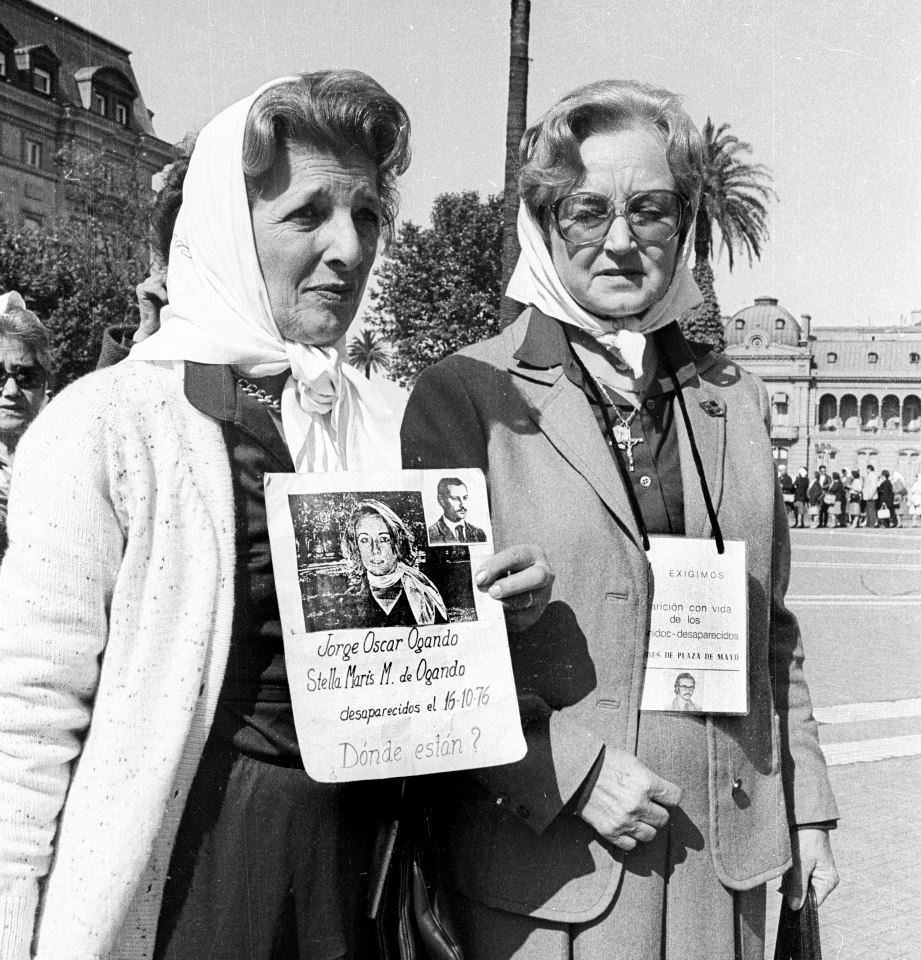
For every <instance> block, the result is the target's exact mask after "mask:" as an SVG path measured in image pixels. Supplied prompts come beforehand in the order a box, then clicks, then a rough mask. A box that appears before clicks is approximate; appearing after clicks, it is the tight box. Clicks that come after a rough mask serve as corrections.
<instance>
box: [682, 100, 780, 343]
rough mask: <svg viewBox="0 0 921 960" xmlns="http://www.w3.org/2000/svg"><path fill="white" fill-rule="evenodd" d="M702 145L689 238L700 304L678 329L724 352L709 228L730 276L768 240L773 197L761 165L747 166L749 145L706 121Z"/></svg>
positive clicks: (757, 256)
mask: <svg viewBox="0 0 921 960" xmlns="http://www.w3.org/2000/svg"><path fill="white" fill-rule="evenodd" d="M701 139H702V140H703V153H704V156H703V192H702V194H701V198H700V208H699V209H698V211H697V223H696V226H695V228H694V229H695V232H694V268H693V273H694V279H695V280H696V281H697V286H698V287H700V292H701V293H702V294H703V298H704V302H703V303H702V304H700V305H699V306H697V307H695V308H694V309H693V310H689V311H688V312H687V313H686V314H685V315H684V316H683V317H682V318H681V326H682V328H683V329H684V331H685V333H686V334H687V335H688V337H689V338H690V339H692V340H700V341H704V342H706V343H710V344H712V345H713V346H715V347H717V348H718V349H722V348H723V347H724V346H725V337H724V335H723V322H722V318H721V316H720V305H719V302H718V301H717V299H716V292H715V290H714V287H713V268H712V266H711V264H710V258H711V256H712V255H713V246H714V243H713V228H714V226H716V227H719V232H720V250H721V251H722V250H725V251H726V253H727V254H728V257H729V269H730V270H732V267H733V264H734V262H735V257H736V255H737V254H738V253H739V252H742V253H745V254H747V256H748V262H749V265H751V264H752V263H753V262H754V260H755V259H759V260H760V259H761V250H762V247H763V245H764V243H765V241H766V240H767V239H768V229H767V218H768V209H767V204H768V203H769V202H770V201H771V200H772V199H773V198H774V197H776V194H775V193H774V190H773V189H772V187H771V185H770V182H771V173H770V170H769V169H768V168H767V167H766V166H765V165H764V164H763V163H749V162H748V161H747V160H746V159H745V157H747V156H748V155H749V154H751V152H752V148H751V144H749V143H745V142H744V141H742V140H739V138H738V137H736V136H734V135H733V134H731V133H729V124H728V123H723V124H720V126H719V127H716V128H715V127H714V125H713V121H712V120H711V119H710V118H709V117H707V122H706V123H705V124H704V128H703V132H702V138H701Z"/></svg>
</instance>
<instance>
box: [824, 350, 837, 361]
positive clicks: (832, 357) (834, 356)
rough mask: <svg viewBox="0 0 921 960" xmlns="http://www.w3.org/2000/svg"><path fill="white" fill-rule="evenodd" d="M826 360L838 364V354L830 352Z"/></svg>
mask: <svg viewBox="0 0 921 960" xmlns="http://www.w3.org/2000/svg"><path fill="white" fill-rule="evenodd" d="M826 359H827V360H828V362H829V363H837V362H838V354H837V353H834V352H832V351H829V352H828V355H827V357H826Z"/></svg>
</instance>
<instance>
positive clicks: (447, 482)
mask: <svg viewBox="0 0 921 960" xmlns="http://www.w3.org/2000/svg"><path fill="white" fill-rule="evenodd" d="M430 472H431V471H430ZM429 482H430V483H431V490H426V491H425V520H426V533H427V536H428V544H429V546H431V547H445V546H447V547H453V546H456V545H457V544H464V543H488V542H489V539H490V538H489V534H488V533H487V532H486V530H487V529H488V528H489V524H488V523H485V522H483V520H480V523H479V524H478V523H477V520H478V519H479V518H480V516H482V517H484V518H485V517H486V515H487V514H486V506H487V503H486V490H485V486H484V484H483V477H482V474H480V473H479V472H478V471H477V472H473V471H468V470H455V471H452V472H445V473H444V474H443V475H441V476H439V477H438V479H437V482H433V481H429ZM484 527H485V528H486V529H484Z"/></svg>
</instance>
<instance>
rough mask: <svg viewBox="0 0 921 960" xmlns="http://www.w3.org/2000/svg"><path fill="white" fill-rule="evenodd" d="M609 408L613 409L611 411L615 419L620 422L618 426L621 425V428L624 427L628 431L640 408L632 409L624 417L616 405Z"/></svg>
mask: <svg viewBox="0 0 921 960" xmlns="http://www.w3.org/2000/svg"><path fill="white" fill-rule="evenodd" d="M611 406H612V408H613V410H614V413H615V415H616V416H617V419H618V420H619V421H620V425H621V426H622V427H626V428H627V429H628V430H629V429H630V426H631V425H632V423H633V421H634V420H636V415H637V414H638V413H639V412H640V408H639V407H634V408H633V409H632V410H631V411H630V413H629V414H628V415H627V416H626V417H625V416H624V415H623V414H622V413H621V412H620V408H619V407H618V406H617V404H616V403H613V404H611Z"/></svg>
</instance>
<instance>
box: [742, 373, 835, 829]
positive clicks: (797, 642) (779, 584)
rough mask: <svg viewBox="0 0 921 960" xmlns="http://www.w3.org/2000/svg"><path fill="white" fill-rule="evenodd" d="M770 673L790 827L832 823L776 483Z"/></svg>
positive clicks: (764, 407)
mask: <svg viewBox="0 0 921 960" xmlns="http://www.w3.org/2000/svg"><path fill="white" fill-rule="evenodd" d="M758 386H759V399H760V402H761V412H762V415H763V417H764V421H765V427H766V428H767V429H768V430H770V405H769V403H768V398H767V391H766V390H765V388H764V385H763V384H761V383H760V382H759V384H758ZM771 573H772V576H771V581H772V596H771V626H770V630H771V636H770V657H771V661H770V670H771V682H772V687H773V692H774V705H775V707H776V709H777V713H778V717H779V721H780V752H781V773H782V776H783V783H784V797H785V799H786V804H787V818H788V820H789V822H790V824H791V825H792V826H798V825H803V826H805V825H808V824H816V823H823V822H825V821H834V820H836V819H837V817H838V808H837V806H836V805H835V799H834V795H833V793H832V789H831V784H830V783H829V779H828V769H827V767H826V765H825V757H824V755H823V753H822V747H821V746H820V744H819V727H818V724H817V723H816V721H815V718H814V717H813V714H812V698H811V697H810V695H809V687H808V685H807V684H806V677H805V674H804V673H803V661H804V659H805V652H804V650H803V638H802V634H801V632H800V627H799V622H798V621H797V619H796V616H795V615H794V614H793V613H792V612H791V611H790V610H789V609H788V607H787V605H786V594H787V587H788V586H789V584H790V526H789V521H788V520H787V510H786V507H785V506H784V502H783V494H782V493H781V490H780V483H779V482H775V485H774V537H773V547H772V555H771Z"/></svg>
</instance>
